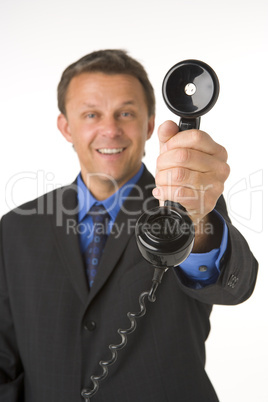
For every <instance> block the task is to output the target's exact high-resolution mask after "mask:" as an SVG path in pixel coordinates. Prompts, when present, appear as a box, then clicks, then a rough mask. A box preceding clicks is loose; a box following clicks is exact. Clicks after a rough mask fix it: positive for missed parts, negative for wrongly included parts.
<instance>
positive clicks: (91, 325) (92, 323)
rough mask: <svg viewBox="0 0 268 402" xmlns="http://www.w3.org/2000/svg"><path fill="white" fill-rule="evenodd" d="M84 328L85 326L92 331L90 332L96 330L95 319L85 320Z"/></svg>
mask: <svg viewBox="0 0 268 402" xmlns="http://www.w3.org/2000/svg"><path fill="white" fill-rule="evenodd" d="M84 328H85V329H86V330H87V331H90V332H92V331H94V329H96V323H95V321H87V322H85V324H84Z"/></svg>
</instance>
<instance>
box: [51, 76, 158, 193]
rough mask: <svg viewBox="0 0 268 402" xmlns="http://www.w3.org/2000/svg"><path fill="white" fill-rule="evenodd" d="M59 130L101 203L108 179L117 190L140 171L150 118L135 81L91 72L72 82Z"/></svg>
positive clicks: (111, 189)
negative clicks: (70, 146)
mask: <svg viewBox="0 0 268 402" xmlns="http://www.w3.org/2000/svg"><path fill="white" fill-rule="evenodd" d="M58 128H59V130H60V131H61V133H62V134H63V135H64V137H65V138H66V139H67V141H69V142H71V143H73V145H74V148H75V150H76V152H77V155H78V158H79V162H80V166H81V174H82V177H83V180H84V182H85V183H86V184H88V183H90V184H89V187H90V190H91V192H92V193H93V194H94V196H95V197H96V198H98V199H104V198H106V197H108V196H109V195H111V194H112V193H113V192H115V191H116V188H115V185H114V183H113V181H112V180H111V178H113V180H115V181H116V183H117V185H118V186H119V187H121V186H122V185H123V184H124V183H126V182H127V181H128V180H129V179H130V178H131V177H132V176H134V175H135V174H136V173H137V172H138V170H139V169H140V167H141V160H142V157H143V154H144V146H145V142H146V140H147V139H149V138H150V137H151V135H152V132H153V129H154V116H148V107H147V104H146V100H145V94H144V90H143V87H142V85H141V83H140V82H139V80H138V79H137V78H135V77H134V76H131V75H126V74H114V75H107V74H103V73H100V72H91V73H83V74H80V75H78V76H76V77H74V78H73V79H72V80H71V82H70V84H69V88H68V91H67V97H66V116H64V115H63V114H60V115H59V117H58ZM89 177H90V181H88V178H89Z"/></svg>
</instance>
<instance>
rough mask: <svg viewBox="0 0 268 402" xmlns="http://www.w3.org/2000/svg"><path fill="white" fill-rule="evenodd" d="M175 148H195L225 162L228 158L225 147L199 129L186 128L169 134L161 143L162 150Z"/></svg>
mask: <svg viewBox="0 0 268 402" xmlns="http://www.w3.org/2000/svg"><path fill="white" fill-rule="evenodd" d="M176 148H189V149H195V150H197V151H201V152H204V153H207V154H209V155H214V156H217V158H218V159H220V160H222V161H225V162H226V161H227V158H228V154H227V151H226V149H225V148H224V147H223V146H222V145H220V144H218V143H217V142H215V141H214V140H213V139H212V138H211V137H210V135H208V134H207V133H206V132H204V131H201V130H187V131H182V132H179V133H177V134H176V135H173V136H171V137H170V138H169V139H168V140H167V141H165V144H163V147H162V152H165V151H168V150H171V149H176Z"/></svg>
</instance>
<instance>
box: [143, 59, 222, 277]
mask: <svg viewBox="0 0 268 402" xmlns="http://www.w3.org/2000/svg"><path fill="white" fill-rule="evenodd" d="M162 92H163V97H164V100H165V102H166V105H167V106H168V108H169V109H170V110H171V111H172V112H173V113H175V114H176V115H178V116H180V117H181V119H180V123H179V130H180V131H185V130H189V129H198V128H199V126H200V116H202V115H203V114H205V113H207V112H208V111H209V110H210V109H211V108H212V107H213V106H214V104H215V103H216V101H217V99H218V95H219V81H218V77H217V75H216V73H215V72H214V71H213V70H212V68H211V67H209V66H208V65H207V64H205V63H203V62H201V61H197V60H185V61H182V62H180V63H178V64H176V65H175V66H173V67H172V68H171V69H170V70H169V71H168V73H167V74H166V76H165V78H164V81H163V86H162ZM136 238H137V244H138V247H139V250H140V252H141V254H142V255H143V257H144V258H145V259H146V260H147V261H149V262H150V263H151V264H152V265H153V266H154V267H155V276H154V280H155V281H158V282H159V283H160V282H161V278H162V276H163V273H164V272H165V270H166V269H167V268H170V267H174V266H177V265H179V264H181V263H182V262H183V261H184V260H185V259H186V258H187V257H188V256H189V254H190V252H191V250H192V247H193V243H194V225H193V223H192V221H191V219H190V217H189V215H188V214H187V211H186V210H185V208H184V207H183V206H182V205H180V204H178V203H175V202H171V201H165V204H164V206H163V207H158V208H154V209H152V210H151V211H149V212H147V213H144V214H143V215H142V216H141V217H140V218H139V220H138V222H137V225H136Z"/></svg>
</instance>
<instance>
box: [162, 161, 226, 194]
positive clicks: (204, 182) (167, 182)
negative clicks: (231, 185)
mask: <svg viewBox="0 0 268 402" xmlns="http://www.w3.org/2000/svg"><path fill="white" fill-rule="evenodd" d="M155 184H156V186H157V187H162V186H175V187H179V186H183V187H188V188H192V189H196V190H206V189H208V188H210V187H212V186H214V187H217V189H218V191H219V192H220V193H222V192H223V189H224V184H223V182H221V181H220V180H219V179H218V178H217V175H216V174H214V173H210V172H209V173H200V172H196V171H193V170H190V169H186V168H181V167H179V168H172V169H168V170H160V171H158V172H157V173H156V176H155Z"/></svg>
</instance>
